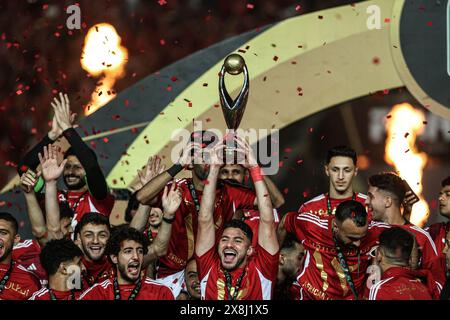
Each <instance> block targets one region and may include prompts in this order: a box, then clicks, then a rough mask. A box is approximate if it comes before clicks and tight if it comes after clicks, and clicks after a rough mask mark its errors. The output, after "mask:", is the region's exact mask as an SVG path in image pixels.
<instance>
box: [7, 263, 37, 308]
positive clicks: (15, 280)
mask: <svg viewBox="0 0 450 320" xmlns="http://www.w3.org/2000/svg"><path fill="white" fill-rule="evenodd" d="M9 267H10V265H9V264H4V263H0V279H3V277H4V276H5V274H6V272H7V271H8V270H9ZM40 287H41V286H40V284H39V280H38V279H37V278H36V277H35V276H34V275H33V274H32V273H31V272H29V271H28V270H27V269H25V268H24V267H23V266H22V265H20V264H19V263H17V262H16V263H14V266H13V270H12V272H11V275H10V278H9V280H8V282H6V285H5V288H4V289H3V291H2V292H1V293H0V300H27V299H28V298H30V297H31V295H32V294H33V293H34V292H36V291H37V290H39V288H40Z"/></svg>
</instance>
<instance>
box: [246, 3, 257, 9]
mask: <svg viewBox="0 0 450 320" xmlns="http://www.w3.org/2000/svg"><path fill="white" fill-rule="evenodd" d="M254 8H255V5H254V4H252V3H247V9H250V10H253V9H254Z"/></svg>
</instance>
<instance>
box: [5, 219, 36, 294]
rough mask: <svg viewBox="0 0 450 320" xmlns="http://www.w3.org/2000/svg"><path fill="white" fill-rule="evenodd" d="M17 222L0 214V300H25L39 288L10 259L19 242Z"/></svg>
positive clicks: (28, 275)
mask: <svg viewBox="0 0 450 320" xmlns="http://www.w3.org/2000/svg"><path fill="white" fill-rule="evenodd" d="M18 229H19V227H18V224H17V220H16V219H15V218H14V217H13V216H12V215H11V214H10V213H7V212H0V300H27V299H28V298H30V297H31V295H32V294H33V293H34V292H36V291H37V290H38V289H39V288H40V285H39V281H38V279H37V278H35V276H34V275H33V274H31V273H30V272H29V271H27V269H25V267H23V266H22V265H21V264H20V263H18V262H16V261H14V260H13V259H12V251H13V246H14V244H17V243H18V242H19V241H20V236H19V234H18Z"/></svg>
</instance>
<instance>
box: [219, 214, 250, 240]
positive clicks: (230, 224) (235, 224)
mask: <svg viewBox="0 0 450 320" xmlns="http://www.w3.org/2000/svg"><path fill="white" fill-rule="evenodd" d="M227 228H237V229H241V230H242V232H244V234H245V235H246V236H247V238H248V239H249V240H250V242H252V240H253V231H252V229H251V228H250V227H249V225H248V224H246V223H245V222H244V221H241V220H237V219H232V220H230V221H227V222H225V224H224V226H223V230H225V229H227Z"/></svg>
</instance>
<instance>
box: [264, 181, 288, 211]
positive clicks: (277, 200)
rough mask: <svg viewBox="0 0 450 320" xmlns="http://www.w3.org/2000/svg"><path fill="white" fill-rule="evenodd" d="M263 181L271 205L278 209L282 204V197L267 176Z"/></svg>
mask: <svg viewBox="0 0 450 320" xmlns="http://www.w3.org/2000/svg"><path fill="white" fill-rule="evenodd" d="M263 179H264V182H265V183H266V187H267V190H268V192H269V196H270V200H271V201H272V205H273V207H274V208H277V209H278V208H279V207H281V206H282V205H283V204H284V196H283V194H282V193H281V191H280V190H279V189H278V188H277V186H276V185H275V184H274V183H273V181H272V180H271V179H270V178H269V177H268V176H263Z"/></svg>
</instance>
